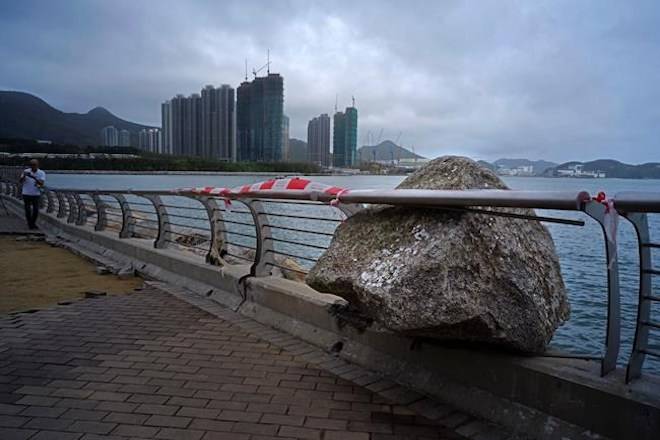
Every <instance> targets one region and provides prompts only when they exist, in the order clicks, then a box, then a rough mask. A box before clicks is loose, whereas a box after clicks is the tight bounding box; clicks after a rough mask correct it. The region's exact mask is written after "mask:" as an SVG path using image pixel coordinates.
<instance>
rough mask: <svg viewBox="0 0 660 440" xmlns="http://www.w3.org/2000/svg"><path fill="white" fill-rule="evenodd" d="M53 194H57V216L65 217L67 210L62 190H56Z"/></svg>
mask: <svg viewBox="0 0 660 440" xmlns="http://www.w3.org/2000/svg"><path fill="white" fill-rule="evenodd" d="M55 195H56V196H57V218H64V217H66V211H67V202H66V198H65V197H64V193H62V191H56V192H55Z"/></svg>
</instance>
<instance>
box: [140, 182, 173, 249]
mask: <svg viewBox="0 0 660 440" xmlns="http://www.w3.org/2000/svg"><path fill="white" fill-rule="evenodd" d="M142 197H144V198H145V199H147V200H149V201H150V202H151V203H153V205H154V209H155V210H156V216H157V217H158V236H156V239H155V240H154V247H155V248H156V249H164V248H166V247H167V246H168V245H169V242H170V241H171V240H172V226H171V225H170V216H169V215H168V214H167V207H165V204H164V203H163V200H162V199H161V198H160V196H157V195H150V194H146V195H143V196H142Z"/></svg>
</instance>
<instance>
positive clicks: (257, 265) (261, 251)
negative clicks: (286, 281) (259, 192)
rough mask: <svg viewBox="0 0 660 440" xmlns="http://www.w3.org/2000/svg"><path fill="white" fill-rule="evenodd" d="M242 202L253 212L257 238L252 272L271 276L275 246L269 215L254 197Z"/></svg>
mask: <svg viewBox="0 0 660 440" xmlns="http://www.w3.org/2000/svg"><path fill="white" fill-rule="evenodd" d="M242 202H243V203H245V205H246V206H247V207H248V209H249V210H250V213H251V214H252V219H253V220H254V228H255V235H256V239H257V246H256V247H257V249H256V251H255V256H254V263H253V264H252V267H251V269H250V274H251V275H252V276H256V277H267V276H270V275H271V274H272V269H273V266H272V264H274V263H275V253H274V250H275V249H274V248H273V244H274V243H273V240H272V238H273V235H272V230H271V228H270V225H269V223H268V217H266V215H265V212H266V211H265V210H264V206H263V203H261V202H260V201H258V200H252V199H244V200H242Z"/></svg>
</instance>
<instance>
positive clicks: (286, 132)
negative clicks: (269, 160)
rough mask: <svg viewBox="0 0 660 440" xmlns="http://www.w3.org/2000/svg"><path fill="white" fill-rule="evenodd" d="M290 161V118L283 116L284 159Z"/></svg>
mask: <svg viewBox="0 0 660 440" xmlns="http://www.w3.org/2000/svg"><path fill="white" fill-rule="evenodd" d="M281 160H283V161H287V160H289V117H288V116H287V115H282V159H281Z"/></svg>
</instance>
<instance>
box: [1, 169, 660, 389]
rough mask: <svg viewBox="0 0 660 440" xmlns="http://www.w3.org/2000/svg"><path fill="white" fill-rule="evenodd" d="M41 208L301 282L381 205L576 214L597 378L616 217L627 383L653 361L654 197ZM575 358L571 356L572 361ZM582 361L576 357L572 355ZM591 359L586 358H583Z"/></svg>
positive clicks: (390, 198) (179, 196)
mask: <svg viewBox="0 0 660 440" xmlns="http://www.w3.org/2000/svg"><path fill="white" fill-rule="evenodd" d="M0 193H2V194H5V195H6V196H10V197H15V198H18V197H19V187H18V185H17V184H16V183H14V182H11V181H9V182H8V181H5V182H2V183H0ZM43 199H44V204H43V205H44V206H43V207H44V210H45V212H46V213H47V214H49V215H52V216H53V217H54V218H55V219H57V220H59V221H62V222H66V223H69V224H75V225H78V226H82V227H93V229H94V230H95V231H112V230H114V231H115V232H116V233H117V234H118V236H119V238H122V239H128V238H142V239H148V240H152V241H153V246H154V247H155V248H158V249H163V248H178V249H186V250H188V251H190V252H193V253H195V254H202V255H203V256H204V258H205V260H206V262H207V263H209V264H213V265H225V264H243V265H249V273H250V275H251V276H254V277H266V276H270V275H272V274H273V273H274V271H275V270H279V271H281V273H283V274H284V275H289V276H292V277H296V276H297V277H301V276H303V275H305V274H306V273H307V272H308V270H309V268H310V267H311V266H312V265H313V264H314V262H315V261H316V260H317V259H318V258H319V257H320V255H321V254H322V253H323V252H324V251H325V249H327V247H328V246H329V244H330V241H331V240H332V237H333V236H334V232H335V229H336V227H337V226H338V225H339V224H340V223H341V222H342V221H344V220H345V219H347V218H348V217H350V216H351V215H353V214H354V213H356V212H358V211H359V210H360V209H363V207H364V206H365V205H367V204H386V205H395V206H408V207H420V208H433V209H441V210H460V211H468V212H473V213H476V214H483V215H489V216H504V217H510V218H518V219H523V220H537V221H543V222H553V223H560V224H567V225H574V226H583V225H584V221H582V220H575V219H565V218H557V217H544V216H538V215H529V214H521V213H520V212H519V211H516V210H512V209H508V210H504V211H502V210H493V208H531V209H542V210H562V211H576V212H583V213H585V214H586V215H587V216H589V217H591V218H592V219H594V220H595V221H596V222H598V224H599V225H600V227H601V230H602V234H603V243H604V248H605V259H606V266H605V268H604V270H605V272H606V276H607V319H606V330H605V342H604V350H603V354H602V357H598V360H600V365H601V375H603V376H604V375H606V374H608V373H610V372H612V371H613V370H615V368H616V365H617V359H618V357H619V351H620V343H621V336H620V335H621V296H620V286H619V267H618V265H619V262H618V258H617V255H618V252H617V241H616V228H613V227H612V225H613V224H614V225H616V222H617V219H618V218H619V215H620V216H622V217H623V218H625V219H627V220H628V221H630V222H631V223H632V224H633V226H634V228H635V230H636V232H637V238H638V243H639V253H640V271H639V279H640V289H639V307H638V311H637V316H636V334H635V339H634V343H633V349H632V353H631V354H630V356H629V358H628V368H627V375H626V380H627V381H630V380H633V379H635V378H638V377H639V376H640V374H641V371H642V365H643V363H644V360H645V357H646V356H658V357H660V353H658V352H656V351H654V350H651V349H650V348H649V346H648V345H649V344H648V340H649V332H651V331H654V330H658V331H660V319H655V320H654V319H652V317H651V306H650V304H651V303H652V302H658V301H660V296H658V295H654V294H653V292H652V291H651V290H652V284H651V277H652V276H657V275H660V271H658V269H655V268H653V266H652V262H651V251H650V250H651V249H652V248H658V247H660V245H659V244H658V243H652V242H651V241H650V238H649V229H648V221H647V215H648V214H649V213H657V212H660V194H658V193H652V194H651V193H623V194H618V195H616V196H615V197H614V198H612V199H610V200H601V199H593V198H592V197H591V196H590V195H589V194H588V193H586V192H553V191H509V190H466V191H445V190H383V191H367V190H355V191H349V192H340V193H339V194H337V193H334V194H332V193H327V192H322V191H304V190H303V191H278V190H258V191H257V190H255V191H247V192H226V193H223V194H222V195H212V194H200V193H199V192H194V191H181V190H176V191H134V190H124V191H117V190H80V189H55V188H48V189H46V190H45V197H44V198H43ZM572 357H574V356H572ZM578 357H579V356H578ZM584 357H585V358H589V359H593V358H594V357H593V356H584Z"/></svg>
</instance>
